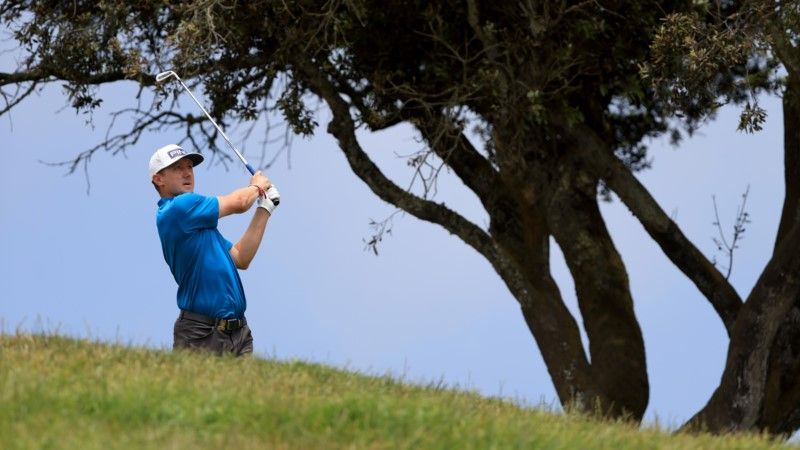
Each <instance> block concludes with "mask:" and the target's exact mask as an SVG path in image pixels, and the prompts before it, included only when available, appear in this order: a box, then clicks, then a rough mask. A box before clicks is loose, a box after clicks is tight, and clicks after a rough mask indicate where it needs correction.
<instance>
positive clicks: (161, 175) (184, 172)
mask: <svg viewBox="0 0 800 450" xmlns="http://www.w3.org/2000/svg"><path fill="white" fill-rule="evenodd" d="M153 182H154V183H155V184H156V185H157V186H158V187H159V188H160V189H161V193H162V195H165V196H168V197H169V196H171V197H175V196H177V195H180V194H185V193H186V192H192V191H194V165H193V164H192V161H191V160H190V159H189V158H183V159H181V160H178V162H176V163H175V164H172V165H171V166H167V167H165V168H163V169H161V171H160V172H158V173H156V174H155V175H153Z"/></svg>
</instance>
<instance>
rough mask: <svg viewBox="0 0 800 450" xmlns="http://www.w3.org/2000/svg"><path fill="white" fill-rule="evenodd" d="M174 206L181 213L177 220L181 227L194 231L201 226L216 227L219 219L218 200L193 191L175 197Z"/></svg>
mask: <svg viewBox="0 0 800 450" xmlns="http://www.w3.org/2000/svg"><path fill="white" fill-rule="evenodd" d="M174 202H175V208H176V209H177V210H178V211H180V212H181V213H182V216H183V217H181V219H180V220H179V222H180V226H181V228H183V229H184V230H186V231H194V230H198V229H203V228H216V227H217V222H218V221H219V200H217V197H206V196H203V195H199V194H195V193H193V192H190V193H186V194H182V195H179V196H177V197H175V200H174Z"/></svg>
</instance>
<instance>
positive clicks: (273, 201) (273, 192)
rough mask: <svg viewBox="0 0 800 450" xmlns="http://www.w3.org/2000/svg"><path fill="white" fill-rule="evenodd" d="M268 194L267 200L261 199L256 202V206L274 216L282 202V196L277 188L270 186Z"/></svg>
mask: <svg viewBox="0 0 800 450" xmlns="http://www.w3.org/2000/svg"><path fill="white" fill-rule="evenodd" d="M266 194H267V196H266V198H264V197H259V198H258V200H256V206H258V207H259V208H264V209H266V210H267V212H268V213H269V215H272V211H274V210H275V208H277V207H278V204H279V203H280V202H281V194H280V192H278V189H277V188H276V187H275V186H270V188H269V189H267V192H266Z"/></svg>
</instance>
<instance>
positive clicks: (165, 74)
mask: <svg viewBox="0 0 800 450" xmlns="http://www.w3.org/2000/svg"><path fill="white" fill-rule="evenodd" d="M170 77H175V78H178V74H177V73H175V72H173V71H171V70H168V71H166V72H161V73H160V74H158V75H156V83H161V82H163V81H164V80H166V79H167V78H170Z"/></svg>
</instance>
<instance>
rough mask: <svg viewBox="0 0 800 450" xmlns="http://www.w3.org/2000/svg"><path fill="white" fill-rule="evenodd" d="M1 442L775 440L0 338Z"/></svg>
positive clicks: (390, 383)
mask: <svg viewBox="0 0 800 450" xmlns="http://www.w3.org/2000/svg"><path fill="white" fill-rule="evenodd" d="M0 399H2V402H3V408H2V409H0V435H2V436H3V437H4V438H3V439H4V441H3V448H6V449H9V450H11V449H27V448H52V449H58V448H70V449H71V448H81V449H94V448H97V449H109V448H147V449H150V448H208V447H210V448H236V449H249V448H297V449H309V448H326V449H337V448H372V449H398V448H414V449H423V448H430V449H445V448H452V449H471V448H476V449H478V448H480V449H486V448H503V449H511V448H540V449H575V448H580V449H610V448H613V449H617V450H625V449H640V448H651V449H658V448H665V449H666V448H681V449H687V450H691V449H707V448H715V449H748V450H757V449H772V448H782V447H781V446H780V445H779V444H778V443H774V442H771V441H769V440H767V439H765V438H761V437H757V436H738V437H725V438H720V437H712V436H708V435H699V436H686V435H677V436H673V435H669V434H665V433H663V432H660V431H658V430H656V429H644V430H641V431H640V430H637V429H636V428H635V427H633V426H631V425H629V424H623V423H609V422H602V421H596V420H593V419H589V418H587V417H585V416H579V415H573V414H566V415H565V414H551V413H547V412H543V411H539V410H534V409H528V408H521V407H519V406H515V405H513V404H511V403H509V402H506V401H501V400H497V399H488V398H482V397H480V396H478V395H476V394H473V393H466V392H461V391H457V390H451V389H446V388H444V387H443V386H441V385H440V384H437V383H431V384H430V385H428V386H427V387H426V386H411V385H407V384H404V383H402V382H400V381H398V380H396V379H393V378H391V377H386V376H384V377H370V376H364V375H359V374H354V373H350V372H346V371H341V370H336V369H332V368H329V367H325V366H322V365H318V364H308V363H303V362H276V361H271V360H262V359H233V358H230V357H217V356H211V355H203V354H193V353H172V352H164V351H156V350H145V349H137V348H128V347H122V346H119V345H104V344H96V343H90V342H87V341H82V340H73V339H67V338H62V337H58V336H49V337H48V336H36V335H33V336H32V335H17V336H2V337H0Z"/></svg>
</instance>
